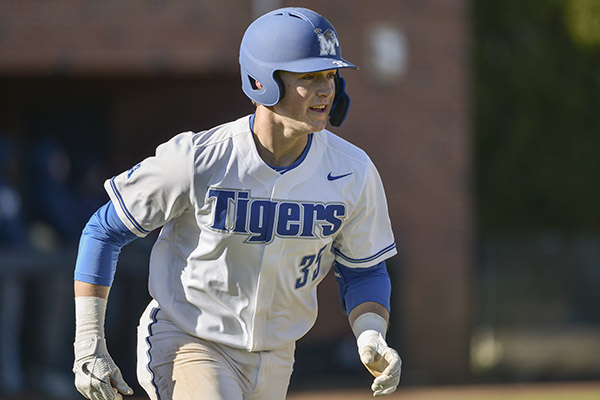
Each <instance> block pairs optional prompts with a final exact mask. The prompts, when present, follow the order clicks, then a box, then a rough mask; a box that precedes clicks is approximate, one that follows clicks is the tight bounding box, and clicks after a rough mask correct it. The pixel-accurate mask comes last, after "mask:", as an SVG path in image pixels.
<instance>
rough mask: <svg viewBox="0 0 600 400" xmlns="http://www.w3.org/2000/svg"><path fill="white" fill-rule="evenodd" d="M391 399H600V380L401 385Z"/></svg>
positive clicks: (297, 398)
mask: <svg viewBox="0 0 600 400" xmlns="http://www.w3.org/2000/svg"><path fill="white" fill-rule="evenodd" d="M372 398H373V396H372V395H371V393H370V391H369V390H368V389H367V390H335V391H315V392H311V391H306V392H304V391H301V392H292V393H290V394H289V395H288V400H361V399H372ZM384 398H385V399H389V400H600V382H586V383H551V384H527V385H525V384H523V385H485V386H483V385H482V386H476V385H474V386H458V387H435V388H399V389H398V391H397V392H396V393H394V394H393V395H391V396H388V397H384Z"/></svg>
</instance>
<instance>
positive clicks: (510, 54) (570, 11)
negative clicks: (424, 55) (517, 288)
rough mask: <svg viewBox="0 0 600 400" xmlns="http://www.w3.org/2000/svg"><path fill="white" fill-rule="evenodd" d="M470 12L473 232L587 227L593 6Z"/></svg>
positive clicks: (489, 1)
mask: <svg viewBox="0 0 600 400" xmlns="http://www.w3.org/2000/svg"><path fill="white" fill-rule="evenodd" d="M472 6H473V7H472V12H473V27H474V32H473V33H474V35H473V40H474V52H473V57H474V59H473V62H474V92H473V93H474V104H475V107H474V108H475V114H474V125H475V138H474V140H475V149H476V154H475V176H476V185H475V196H476V200H477V201H476V203H477V217H478V218H477V219H478V223H479V226H480V229H481V230H483V231H486V232H506V231H509V230H514V229H516V230H529V231H531V230H533V231H535V230H540V231H543V230H548V229H559V230H562V231H564V232H573V231H581V230H592V229H597V228H598V227H600V207H599V206H598V204H600V185H599V184H598V182H600V157H599V156H598V149H599V148H600V95H599V94H600V2H599V1H597V0H546V1H538V0H529V1H521V0H510V1H506V0H486V1H474V2H473V4H472Z"/></svg>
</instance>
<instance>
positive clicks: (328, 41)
mask: <svg viewBox="0 0 600 400" xmlns="http://www.w3.org/2000/svg"><path fill="white" fill-rule="evenodd" d="M315 33H316V34H317V38H319V45H320V46H321V52H320V53H319V55H320V56H335V55H337V54H336V51H335V48H336V46H337V47H339V46H340V42H339V41H338V38H337V36H336V35H335V32H334V31H332V30H331V29H327V30H326V31H325V32H323V30H322V29H321V28H317V29H315Z"/></svg>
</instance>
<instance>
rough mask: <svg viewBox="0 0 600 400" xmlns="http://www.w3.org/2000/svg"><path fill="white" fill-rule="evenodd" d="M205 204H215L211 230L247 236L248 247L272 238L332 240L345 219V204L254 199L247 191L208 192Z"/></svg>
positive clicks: (216, 190)
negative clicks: (319, 238) (249, 244)
mask: <svg viewBox="0 0 600 400" xmlns="http://www.w3.org/2000/svg"><path fill="white" fill-rule="evenodd" d="M208 200H209V201H213V204H214V206H213V209H214V210H213V221H212V224H211V225H210V228H211V229H214V230H216V231H220V232H227V233H234V234H240V235H247V236H248V239H247V241H248V242H250V243H269V242H270V241H271V240H273V236H274V235H277V236H279V237H302V238H316V237H318V236H320V237H327V236H331V235H333V234H335V233H336V232H337V231H338V230H339V229H340V227H341V226H342V222H343V219H344V217H345V216H346V206H345V205H344V204H339V203H332V204H323V203H313V202H305V201H304V202H290V201H274V200H269V199H255V198H252V197H250V191H246V190H228V189H217V188H211V189H210V190H209V191H208ZM317 228H319V229H317Z"/></svg>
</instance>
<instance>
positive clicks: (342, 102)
mask: <svg viewBox="0 0 600 400" xmlns="http://www.w3.org/2000/svg"><path fill="white" fill-rule="evenodd" d="M334 82H335V96H334V97H333V102H332V104H331V111H330V112H329V123H330V124H331V125H332V126H336V127H337V126H340V125H342V122H344V120H345V119H346V115H348V109H349V108H350V96H348V94H347V93H346V81H345V80H344V78H342V77H341V76H340V73H339V71H338V72H337V73H336V74H335V78H334Z"/></svg>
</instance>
